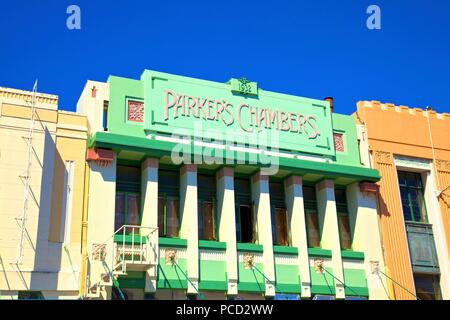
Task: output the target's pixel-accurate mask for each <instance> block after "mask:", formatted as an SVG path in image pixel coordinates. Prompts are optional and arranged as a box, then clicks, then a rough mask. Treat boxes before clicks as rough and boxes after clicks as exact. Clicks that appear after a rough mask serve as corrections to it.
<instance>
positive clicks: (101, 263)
mask: <svg viewBox="0 0 450 320" xmlns="http://www.w3.org/2000/svg"><path fill="white" fill-rule="evenodd" d="M157 230H158V228H156V227H144V226H136V225H123V226H121V227H120V228H119V229H117V230H116V231H115V232H114V233H113V234H112V235H111V236H110V237H108V239H107V240H106V241H104V242H103V243H101V244H97V245H96V247H95V248H94V249H93V250H92V252H91V254H89V255H88V257H87V259H86V264H87V265H86V271H87V273H86V290H87V296H88V297H100V290H101V288H102V286H105V285H112V283H113V282H115V279H109V280H108V281H106V280H105V279H103V274H105V273H107V274H108V275H109V277H106V278H111V277H117V276H119V275H124V274H126V271H127V264H131V265H141V266H150V265H155V264H157V261H158V250H157V247H156V243H157V237H158V233H157V232H156V231H157ZM117 235H121V236H122V239H121V241H120V242H115V241H114V237H115V236H117ZM130 236H131V241H130V240H128V239H129V237H130ZM136 238H137V239H136ZM111 243H112V245H113V250H112V258H111V260H110V261H112V263H113V266H112V268H109V266H108V263H107V262H106V261H105V256H106V252H107V251H108V250H106V249H107V248H108V246H109V245H108V244H111ZM105 264H106V265H105ZM106 269H108V270H106Z"/></svg>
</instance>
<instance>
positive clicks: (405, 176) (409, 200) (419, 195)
mask: <svg viewBox="0 0 450 320" xmlns="http://www.w3.org/2000/svg"><path fill="white" fill-rule="evenodd" d="M398 183H399V185H400V197H401V200H402V209H403V216H404V218H405V221H411V222H422V223H427V210H426V207H425V200H424V196H423V186H422V179H421V176H420V173H415V172H404V171H398Z"/></svg>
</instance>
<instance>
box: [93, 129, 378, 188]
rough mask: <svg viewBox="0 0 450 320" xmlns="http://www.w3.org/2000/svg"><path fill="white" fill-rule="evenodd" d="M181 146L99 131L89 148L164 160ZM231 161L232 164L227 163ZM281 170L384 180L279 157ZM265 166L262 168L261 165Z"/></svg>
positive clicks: (371, 173) (363, 171) (370, 172)
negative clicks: (124, 151) (141, 154)
mask: <svg viewBox="0 0 450 320" xmlns="http://www.w3.org/2000/svg"><path fill="white" fill-rule="evenodd" d="M176 145H177V144H176V143H174V142H167V141H160V140H154V139H147V138H139V137H133V136H127V135H120V134H114V133H110V132H96V133H95V134H94V135H93V136H92V137H91V139H90V141H89V147H90V148H92V147H97V148H108V149H112V150H114V151H120V150H129V151H137V152H142V153H144V154H145V155H146V156H149V157H156V158H161V157H163V156H170V155H171V153H172V150H173V148H175V146H176ZM201 151H202V149H201V148H200V150H199V148H197V147H195V148H194V147H193V146H192V144H191V154H192V157H195V155H197V156H198V155H202V154H201ZM227 153H228V152H225V153H224V155H223V159H222V160H223V163H229V161H230V160H234V159H228V158H227ZM233 154H234V155H235V157H234V158H235V159H245V160H248V159H252V157H253V156H252V155H250V154H249V153H248V152H237V151H235V152H233ZM227 159H228V161H227ZM278 162H279V168H280V169H281V170H287V171H291V173H292V174H299V175H305V174H308V173H309V174H324V175H325V178H329V179H335V178H339V177H347V178H352V179H354V180H357V181H372V182H376V181H378V180H380V175H379V173H378V171H377V170H375V169H369V168H365V167H357V166H348V165H342V164H337V163H326V162H316V161H308V160H303V159H290V158H281V157H280V158H278ZM258 166H259V167H261V165H258Z"/></svg>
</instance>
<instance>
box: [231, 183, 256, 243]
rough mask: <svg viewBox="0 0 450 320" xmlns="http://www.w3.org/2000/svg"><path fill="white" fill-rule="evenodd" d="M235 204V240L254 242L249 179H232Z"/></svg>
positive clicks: (254, 234) (254, 233)
mask: <svg viewBox="0 0 450 320" xmlns="http://www.w3.org/2000/svg"><path fill="white" fill-rule="evenodd" d="M234 197H235V204H236V209H235V213H236V240H237V242H241V243H255V242H256V232H255V221H254V217H253V206H252V200H251V189H250V179H234Z"/></svg>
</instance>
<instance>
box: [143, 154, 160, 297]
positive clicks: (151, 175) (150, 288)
mask: <svg viewBox="0 0 450 320" xmlns="http://www.w3.org/2000/svg"><path fill="white" fill-rule="evenodd" d="M158 165H159V161H158V159H155V158H147V159H146V160H145V161H144V162H143V163H142V166H141V189H142V190H141V208H142V220H141V226H143V227H148V228H151V229H143V230H142V233H143V235H147V234H149V233H150V234H151V235H152V236H151V237H150V238H151V239H152V241H151V243H150V246H151V247H152V250H154V251H153V252H156V261H158V252H159V249H158V230H156V231H155V230H154V229H153V228H157V227H158ZM156 278H157V268H156V267H151V268H149V269H148V270H147V271H146V276H145V292H155V291H156Z"/></svg>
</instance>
